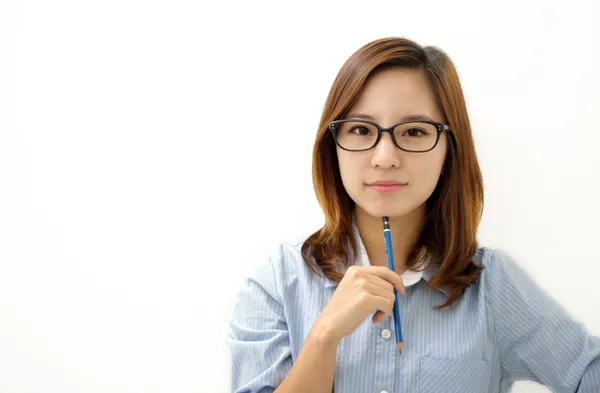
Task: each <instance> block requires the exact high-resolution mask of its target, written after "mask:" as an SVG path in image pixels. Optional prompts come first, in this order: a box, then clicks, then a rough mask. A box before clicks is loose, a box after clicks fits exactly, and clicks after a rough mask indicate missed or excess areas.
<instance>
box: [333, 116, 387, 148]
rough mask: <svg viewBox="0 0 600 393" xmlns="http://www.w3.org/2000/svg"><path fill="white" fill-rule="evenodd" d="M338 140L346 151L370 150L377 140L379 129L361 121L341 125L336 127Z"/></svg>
mask: <svg viewBox="0 0 600 393" xmlns="http://www.w3.org/2000/svg"><path fill="white" fill-rule="evenodd" d="M336 139H337V142H338V143H339V144H340V146H342V147H343V148H344V149H348V150H363V149H369V148H371V147H373V145H374V144H375V141H376V140H377V127H375V126H374V125H372V124H369V123H363V122H360V121H348V122H345V123H340V124H338V125H337V126H336Z"/></svg>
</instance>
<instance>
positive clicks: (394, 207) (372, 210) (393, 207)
mask: <svg viewBox="0 0 600 393" xmlns="http://www.w3.org/2000/svg"><path fill="white" fill-rule="evenodd" d="M359 206H360V207H361V208H362V209H363V210H364V211H365V212H367V214H369V215H370V216H373V217H379V218H381V217H390V218H391V217H402V216H405V215H407V214H409V213H410V212H411V211H413V210H414V207H413V206H412V205H410V206H409V205H406V204H404V203H396V204H390V203H389V202H374V201H370V202H367V203H365V204H361V205H359Z"/></svg>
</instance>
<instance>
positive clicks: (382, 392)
mask: <svg viewBox="0 0 600 393" xmlns="http://www.w3.org/2000/svg"><path fill="white" fill-rule="evenodd" d="M380 393H388V392H387V390H382V391H381V392H380Z"/></svg>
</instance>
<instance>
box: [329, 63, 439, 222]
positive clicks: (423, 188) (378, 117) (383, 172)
mask: <svg viewBox="0 0 600 393" xmlns="http://www.w3.org/2000/svg"><path fill="white" fill-rule="evenodd" d="M357 113H359V114H363V115H369V116H370V117H371V118H364V119H365V120H371V121H374V122H376V123H378V124H379V125H380V126H382V127H391V126H392V125H394V124H396V123H399V122H401V121H404V120H405V118H406V117H407V116H415V115H424V116H427V117H429V118H431V119H432V120H435V121H438V122H440V123H443V122H444V117H443V115H442V112H441V110H440V108H439V107H438V105H437V103H436V101H435V96H434V93H433V91H432V89H431V88H430V87H429V85H428V83H427V80H426V77H425V75H424V74H423V73H422V71H420V70H408V69H403V68H396V69H388V70H381V71H378V72H377V73H375V74H372V75H371V76H370V77H369V79H368V80H367V83H366V84H365V86H364V89H363V91H362V93H361V95H360V97H359V99H358V101H357V102H356V104H355V105H354V106H353V107H352V108H350V110H349V111H348V116H346V118H348V119H350V118H352V119H355V118H360V116H356V115H354V114H357ZM413 135H414V134H413ZM336 150H337V157H338V162H339V166H340V172H341V176H342V183H343V184H344V188H345V189H346V192H347V193H348V195H350V198H352V200H353V201H354V202H355V203H356V205H357V208H362V209H363V210H365V211H366V212H367V213H368V214H370V215H371V216H374V217H382V216H388V217H396V216H404V215H407V214H409V213H410V212H412V211H414V210H415V209H417V208H419V207H421V208H424V203H425V202H426V201H427V199H428V198H429V196H430V195H431V194H432V193H433V190H434V189H435V187H436V185H437V182H438V179H439V177H440V172H441V170H442V166H443V163H444V159H445V157H446V150H447V135H446V132H443V133H442V134H441V136H440V140H439V142H438V144H437V145H436V147H435V148H434V149H433V150H430V151H428V152H425V153H414V152H406V151H403V150H400V149H398V148H397V147H396V146H395V145H394V142H393V141H392V137H391V135H390V133H388V132H386V133H383V134H382V136H381V139H380V140H379V142H378V143H377V145H376V146H375V147H374V148H372V149H371V150H367V151H361V152H350V151H346V150H343V149H341V148H340V147H339V146H337V149H336ZM378 180H394V181H398V182H401V183H408V184H407V185H406V186H403V187H400V188H398V189H397V190H396V191H392V192H381V191H378V190H376V189H375V188H374V187H373V186H370V185H369V184H370V183H373V182H375V181H378Z"/></svg>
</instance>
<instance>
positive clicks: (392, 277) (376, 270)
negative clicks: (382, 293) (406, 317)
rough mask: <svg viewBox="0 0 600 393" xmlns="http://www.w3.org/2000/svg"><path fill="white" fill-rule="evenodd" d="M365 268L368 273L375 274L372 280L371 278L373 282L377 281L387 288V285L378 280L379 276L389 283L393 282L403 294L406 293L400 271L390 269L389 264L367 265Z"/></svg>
mask: <svg viewBox="0 0 600 393" xmlns="http://www.w3.org/2000/svg"><path fill="white" fill-rule="evenodd" d="M364 268H365V272H366V273H368V274H370V275H372V276H374V277H373V278H372V280H370V281H371V282H373V283H377V284H378V285H380V286H382V287H384V288H385V286H386V285H385V284H382V283H381V281H379V280H377V278H379V279H380V280H383V281H385V282H387V283H391V284H392V285H393V286H394V287H395V288H396V290H397V291H398V292H400V293H401V294H403V295H405V294H406V289H405V287H404V282H403V281H402V277H401V276H400V275H399V274H398V273H396V272H394V271H392V270H390V269H389V268H388V267H387V266H365V267H364Z"/></svg>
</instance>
